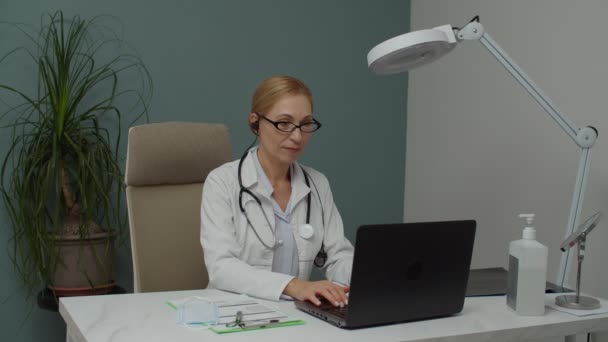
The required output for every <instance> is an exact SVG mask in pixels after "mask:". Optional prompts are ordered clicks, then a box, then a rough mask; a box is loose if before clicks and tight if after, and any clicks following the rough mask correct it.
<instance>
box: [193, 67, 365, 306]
mask: <svg viewBox="0 0 608 342" xmlns="http://www.w3.org/2000/svg"><path fill="white" fill-rule="evenodd" d="M249 126H250V128H251V130H252V132H253V133H254V134H256V135H257V136H258V138H259V145H258V146H256V147H254V148H252V149H249V150H247V151H246V152H245V154H244V155H243V157H242V158H241V159H239V160H235V161H233V162H230V163H227V164H224V165H222V166H220V167H219V168H217V169H215V170H213V171H212V172H211V173H210V174H209V176H208V177H207V179H206V181H205V185H204V187H203V200H202V207H201V244H202V246H203V251H204V254H205V263H206V266H207V271H208V272H209V287H212V288H218V289H222V290H227V291H232V292H238V293H245V294H248V295H251V296H255V297H259V298H264V299H270V300H279V299H280V298H281V297H283V296H284V295H286V296H289V297H292V298H295V299H298V300H309V301H311V302H312V303H314V304H316V305H320V304H321V302H320V300H321V299H325V300H327V301H329V302H330V303H332V304H333V305H335V306H344V305H345V304H347V303H348V296H347V293H348V291H349V287H348V284H349V283H350V273H351V268H352V259H353V247H352V245H351V243H350V242H349V241H348V240H347V239H346V238H345V237H344V229H343V224H342V219H341V217H340V214H339V213H338V209H337V208H336V205H335V204H334V200H333V196H332V193H331V189H330V186H329V182H328V180H327V178H326V177H325V176H324V175H323V174H321V173H320V172H318V171H316V170H314V169H312V168H310V167H307V166H303V165H301V164H299V163H298V162H297V160H298V158H299V157H300V156H301V155H302V153H304V149H305V147H306V145H307V143H308V141H309V139H310V138H311V137H312V135H313V132H315V131H316V130H318V129H319V128H320V127H321V124H320V123H319V122H318V121H317V120H316V119H315V118H314V117H313V97H312V93H311V91H310V89H309V88H308V87H307V86H306V84H304V83H303V82H302V81H300V80H298V79H296V78H293V77H289V76H274V77H271V78H268V79H266V80H264V81H262V83H260V85H259V86H258V87H257V89H256V90H255V93H254V95H253V99H252V104H251V111H250V113H249ZM313 265H316V266H317V267H320V268H321V270H322V271H323V272H324V273H325V276H326V278H327V280H322V281H310V280H309V277H310V273H311V271H312V268H313Z"/></svg>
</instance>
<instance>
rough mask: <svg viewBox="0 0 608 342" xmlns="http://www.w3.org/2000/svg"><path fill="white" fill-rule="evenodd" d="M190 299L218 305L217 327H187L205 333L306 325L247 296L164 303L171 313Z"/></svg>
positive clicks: (202, 298)
mask: <svg viewBox="0 0 608 342" xmlns="http://www.w3.org/2000/svg"><path fill="white" fill-rule="evenodd" d="M192 299H201V300H205V301H209V302H213V303H215V304H217V306H218V323H217V324H204V323H194V324H190V325H189V326H193V325H194V326H198V327H200V328H206V329H207V330H211V331H213V332H214V333H216V334H226V333H234V332H241V331H251V330H261V329H270V328H280V327H289V326H294V325H302V324H306V322H305V321H304V320H301V319H297V318H294V317H290V316H288V315H287V314H285V313H283V312H281V311H278V310H276V309H272V308H270V307H268V306H267V305H264V304H262V303H259V302H257V301H255V300H253V299H252V298H250V297H249V296H246V295H225V296H217V297H198V296H194V297H187V298H182V299H176V300H168V301H166V304H167V305H169V306H170V307H171V308H173V309H174V310H178V309H179V306H180V305H182V304H183V303H186V302H188V301H190V300H192ZM239 312H240V314H239V320H238V322H237V313H239ZM235 323H236V324H235Z"/></svg>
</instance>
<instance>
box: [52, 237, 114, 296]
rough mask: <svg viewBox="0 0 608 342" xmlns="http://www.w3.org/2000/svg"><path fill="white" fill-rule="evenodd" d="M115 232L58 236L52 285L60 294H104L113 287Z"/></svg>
mask: <svg viewBox="0 0 608 342" xmlns="http://www.w3.org/2000/svg"><path fill="white" fill-rule="evenodd" d="M115 239H116V232H114V231H109V232H102V233H93V234H91V235H90V236H89V237H87V238H84V239H83V238H81V237H80V236H78V235H68V236H58V237H56V238H55V246H54V247H55V249H56V250H57V253H58V255H59V258H60V260H61V261H60V262H58V263H57V265H56V268H55V269H54V272H53V274H52V275H51V284H49V289H51V290H53V291H54V292H55V294H56V295H57V296H65V295H83V294H103V293H107V292H109V291H111V290H112V287H113V286H114V281H113V279H112V264H113V257H114V247H113V243H114V240H115Z"/></svg>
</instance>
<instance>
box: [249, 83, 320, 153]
mask: <svg viewBox="0 0 608 342" xmlns="http://www.w3.org/2000/svg"><path fill="white" fill-rule="evenodd" d="M259 114H260V115H263V116H264V117H266V118H267V119H269V120H272V121H274V122H291V123H294V124H296V125H301V124H303V123H306V122H311V121H312V108H311V105H310V101H308V98H307V97H306V96H305V95H287V96H284V97H282V98H281V99H280V100H279V101H277V103H275V105H274V106H273V107H272V108H270V110H269V111H268V112H266V113H259ZM258 120H259V128H258V135H259V137H260V148H259V149H260V152H262V153H263V154H264V157H266V158H268V159H270V160H272V161H273V162H275V163H277V162H278V163H280V164H287V165H289V164H291V163H293V162H294V161H296V160H297V159H298V157H299V156H300V155H301V154H302V153H303V152H304V147H305V146H306V144H307V143H308V139H310V135H311V133H303V132H302V131H301V130H300V129H296V130H294V131H293V132H282V131H280V130H278V129H277V128H276V127H275V126H274V125H273V124H272V123H270V122H269V121H267V120H264V119H263V118H260V117H258V115H256V114H255V113H251V114H250V115H249V121H250V122H255V121H258Z"/></svg>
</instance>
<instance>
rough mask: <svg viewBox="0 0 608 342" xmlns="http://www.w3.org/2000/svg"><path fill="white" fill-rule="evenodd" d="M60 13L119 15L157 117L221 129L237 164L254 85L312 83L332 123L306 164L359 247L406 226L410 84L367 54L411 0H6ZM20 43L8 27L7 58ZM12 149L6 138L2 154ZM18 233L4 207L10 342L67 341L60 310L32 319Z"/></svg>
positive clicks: (35, 12)
mask: <svg viewBox="0 0 608 342" xmlns="http://www.w3.org/2000/svg"><path fill="white" fill-rule="evenodd" d="M56 9H63V10H64V11H65V13H66V14H68V15H73V14H79V15H81V16H83V17H86V18H90V17H92V16H95V15H98V14H112V15H115V16H117V17H118V18H120V20H121V21H122V23H123V25H124V34H125V37H124V38H125V39H126V40H127V41H129V42H130V43H131V44H132V45H133V46H134V47H135V48H136V49H137V50H138V51H139V52H140V54H141V56H142V58H143V60H144V61H145V63H146V65H147V67H148V68H149V71H150V73H151V74H152V78H153V80H154V85H155V91H154V98H153V101H152V105H151V115H150V120H151V121H152V122H160V121H168V120H179V121H206V122H223V123H225V124H227V125H228V127H229V128H230V130H231V134H232V143H233V150H234V156H235V158H236V157H238V156H239V155H240V154H241V153H242V150H243V149H244V148H245V147H246V146H247V145H248V144H249V143H250V141H251V140H252V135H251V133H250V132H249V130H248V128H247V126H246V120H247V114H248V109H249V101H250V98H251V94H252V91H253V89H254V87H255V85H256V84H257V83H258V82H259V81H261V80H262V79H263V78H266V77H268V76H270V75H274V74H289V75H293V76H296V77H299V78H301V79H303V80H304V81H305V82H307V83H308V84H309V86H310V87H311V88H312V90H313V93H314V95H315V101H316V103H315V115H316V117H317V118H318V119H319V120H320V121H321V122H322V123H323V129H322V130H320V131H319V132H317V133H315V135H314V136H313V138H312V139H311V142H310V145H309V146H308V149H307V152H306V155H305V156H304V157H303V162H304V163H306V164H308V165H311V166H313V167H315V168H317V169H319V170H320V171H322V172H324V173H325V174H326V175H327V176H328V178H329V179H330V182H331V185H332V189H333V192H334V196H335V201H336V203H337V205H338V208H339V209H340V212H341V214H342V217H343V219H344V223H345V229H346V234H347V237H348V238H350V239H351V241H354V237H355V230H356V227H357V226H358V225H360V224H363V223H379V222H400V221H401V220H402V216H403V215H402V212H403V189H404V169H405V141H406V140H405V125H406V120H405V113H406V101H407V99H406V95H407V78H406V76H403V75H400V76H390V77H379V76H375V75H373V74H371V73H370V72H369V71H368V69H367V64H366V55H367V52H368V51H369V49H370V48H371V47H373V46H374V45H375V44H377V43H378V42H380V41H382V40H384V39H386V38H389V37H392V36H394V35H397V34H400V33H403V32H405V31H407V30H408V28H409V11H410V9H409V1H399V0H395V1H387V0H383V1H363V0H358V1H352V0H339V1H327V0H308V1H278V0H276V1H270V0H264V1H261V0H257V1H247V0H240V1H236V0H215V1H200V0H198V1H197V0H190V1H185V0H178V1H144V0H103V1H78V0H70V1H68V0H36V1H34V0H26V1H0V21H11V22H24V23H28V24H32V25H36V24H38V23H39V21H40V15H41V14H43V13H44V12H47V11H49V10H56ZM19 43H20V41H19V40H18V39H17V36H16V35H15V33H14V32H11V31H10V30H5V29H1V30H0V54H4V53H5V52H7V51H8V50H9V49H10V48H11V47H13V46H15V45H16V44H19ZM31 75H32V70H26V69H23V68H22V67H21V68H19V67H12V66H11V67H10V68H6V67H1V66H0V78H1V80H2V82H5V81H11V82H13V81H14V82H17V83H19V84H29V82H31V81H30V78H31ZM7 145H8V139H7V137H6V136H5V135H0V156H4V155H5V153H6V150H7ZM122 151H123V152H124V151H125V146H123V148H122ZM8 237H9V229H8V218H7V216H6V213H5V212H4V209H0V246H2V248H1V250H2V254H4V256H0V272H1V273H2V277H1V278H0V296H1V297H0V310H1V311H0V340H1V341H63V340H64V339H65V335H64V334H65V326H64V324H63V321H62V319H61V318H60V316H59V314H57V313H50V312H46V311H43V310H40V309H38V308H37V307H34V309H33V311H31V313H29V315H28V305H29V304H28V303H27V302H26V301H25V299H24V298H23V293H22V292H21V290H20V287H19V283H18V282H17V280H16V278H15V276H14V273H13V269H12V266H11V265H10V263H9V262H8V261H7V257H6V254H5V253H4V250H5V248H4V246H6V245H7V243H8ZM2 254H0V255H2ZM117 259H118V260H117V274H116V277H117V280H118V281H119V282H120V283H121V284H123V285H124V286H126V287H127V288H132V279H131V260H130V252H129V247H128V245H126V246H123V247H122V248H121V250H120V253H119V256H118V257H117ZM30 307H31V306H30Z"/></svg>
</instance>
